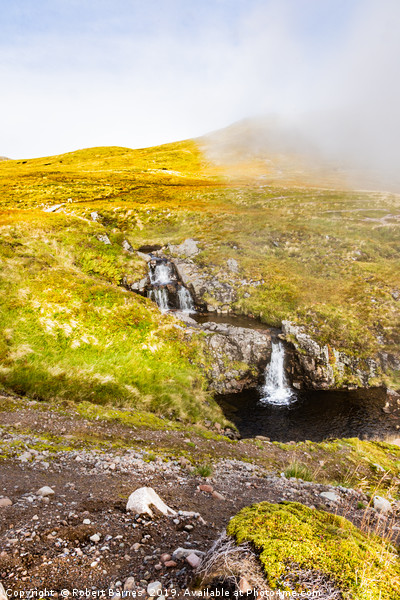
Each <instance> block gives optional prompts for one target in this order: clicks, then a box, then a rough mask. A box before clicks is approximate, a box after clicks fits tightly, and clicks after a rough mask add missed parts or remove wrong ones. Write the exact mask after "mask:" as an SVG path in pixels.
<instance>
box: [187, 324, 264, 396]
mask: <svg viewBox="0 0 400 600" xmlns="http://www.w3.org/2000/svg"><path fill="white" fill-rule="evenodd" d="M201 329H202V331H204V333H205V336H204V343H205V353H206V355H207V358H208V361H207V362H208V363H209V364H211V367H210V368H209V370H208V372H207V376H208V379H209V382H210V388H211V389H212V390H214V391H215V392H217V393H218V394H229V393H236V392H241V391H243V390H244V389H251V388H255V387H257V386H258V385H259V384H260V383H261V382H262V379H263V376H264V370H265V367H266V365H267V363H268V362H269V361H270V358H271V333H270V332H269V331H268V330H266V331H258V330H254V329H245V328H244V327H233V326H232V325H227V324H225V323H203V325H202V327H201ZM195 331H196V329H193V328H191V329H188V332H189V334H190V333H192V334H193V333H194V332H195Z"/></svg>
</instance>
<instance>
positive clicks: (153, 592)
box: [147, 581, 162, 597]
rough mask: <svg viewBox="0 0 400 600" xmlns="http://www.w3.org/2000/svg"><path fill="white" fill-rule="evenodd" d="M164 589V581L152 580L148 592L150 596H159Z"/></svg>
mask: <svg viewBox="0 0 400 600" xmlns="http://www.w3.org/2000/svg"><path fill="white" fill-rule="evenodd" d="M161 591H162V583H161V582H160V581H151V582H150V583H149V585H148V586H147V593H148V595H149V596H152V597H153V596H158V597H159V595H160V592H161Z"/></svg>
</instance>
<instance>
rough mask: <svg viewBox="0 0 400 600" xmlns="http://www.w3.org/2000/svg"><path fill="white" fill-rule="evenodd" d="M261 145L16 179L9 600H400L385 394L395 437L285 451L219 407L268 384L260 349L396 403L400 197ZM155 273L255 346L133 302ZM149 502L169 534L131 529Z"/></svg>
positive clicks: (44, 165) (4, 383)
mask: <svg viewBox="0 0 400 600" xmlns="http://www.w3.org/2000/svg"><path fill="white" fill-rule="evenodd" d="M245 129H246V132H247V133H246V135H247V134H248V133H249V130H248V125H247V124H246V125H245ZM241 132H243V124H240V125H239V126H237V127H233V128H230V129H229V130H228V131H225V132H218V133H216V134H214V136H211V137H210V136H206V137H205V138H202V139H199V140H186V141H182V142H178V143H175V144H167V145H164V146H159V147H155V148H148V149H142V150H131V149H129V148H119V147H104V148H90V149H86V150H79V151H76V152H70V153H67V154H63V155H59V156H51V157H46V158H41V159H32V160H29V159H20V160H8V161H3V162H1V163H0V191H1V195H0V199H1V200H0V202H1V205H0V261H1V271H0V388H1V389H0V392H1V393H0V478H1V480H2V481H3V486H2V489H1V490H0V512H1V515H2V519H1V520H0V547H1V551H0V581H1V583H2V584H3V586H4V587H2V585H1V583H0V600H3V597H2V594H3V596H5V594H6V590H7V589H8V586H9V585H11V586H12V589H13V590H14V592H15V591H21V590H24V589H25V588H26V585H27V582H28V583H29V585H30V586H32V587H33V588H35V589H36V588H37V589H41V588H42V587H44V586H50V585H51V586H52V587H53V589H54V590H55V591H56V593H57V594H59V595H60V594H61V596H62V597H67V596H68V594H66V593H65V590H67V591H68V593H69V595H71V594H72V592H71V591H70V590H74V589H76V588H82V589H84V588H87V589H88V591H90V590H93V591H94V592H95V591H96V590H97V592H98V593H100V591H101V590H107V597H110V598H111V597H113V598H114V599H118V598H121V597H123V595H122V592H123V590H125V592H126V593H132V594H136V595H137V597H143V598H148V597H149V596H150V597H153V596H154V594H157V591H155V590H159V592H158V594H159V598H160V600H163V599H165V598H173V597H177V598H184V597H188V594H189V593H190V594H193V593H194V592H193V590H194V589H196V588H195V587H193V586H196V585H197V586H199V587H198V588H197V589H198V590H199V589H200V590H201V589H202V588H204V586H208V588H210V589H211V590H217V592H219V593H220V591H221V587H222V589H225V588H226V589H227V590H228V591H229V593H230V594H233V596H232V595H231V596H229V597H237V593H238V587H240V589H241V590H242V591H243V589H244V590H246V589H247V590H249V589H250V590H251V587H257V589H265V590H268V592H271V590H273V589H288V586H289V589H291V590H292V591H293V590H299V589H301V590H308V591H310V590H314V589H318V590H319V591H322V592H323V593H324V594H325V595H322V596H321V598H323V599H328V598H329V599H330V600H332V599H333V598H334V599H335V600H336V599H340V598H345V597H349V598H350V597H352V598H354V599H355V600H357V599H358V600H378V598H380V597H383V596H382V594H383V595H384V596H385V598H388V600H396V598H397V596H398V594H397V591H398V587H399V585H400V584H399V580H400V571H399V564H398V550H397V548H398V544H399V531H400V500H399V498H400V496H399V484H400V472H399V466H400V448H399V444H400V440H399V439H395V435H396V431H397V429H398V428H399V427H400V420H399V412H400V411H399V396H398V395H397V394H396V393H395V392H393V391H389V392H388V393H386V390H385V389H384V390H383V392H382V393H383V395H384V397H385V401H386V400H387V402H386V404H385V405H380V404H379V405H377V406H378V408H377V409H376V410H377V411H378V412H376V413H374V414H378V416H381V418H382V420H384V421H385V423H387V425H388V428H387V430H386V429H385V428H382V429H380V430H379V429H378V428H376V429H375V431H376V432H377V433H376V436H378V438H379V439H373V440H365V439H363V440H361V439H357V438H353V439H340V440H331V439H329V440H327V439H325V438H324V439H323V441H321V442H311V441H309V440H308V438H307V439H305V438H304V437H303V438H300V437H299V438H295V439H302V440H303V441H299V442H297V443H296V442H295V441H294V440H290V441H289V442H288V443H282V439H279V438H273V439H278V440H279V441H270V439H269V438H267V437H265V435H262V436H257V437H249V438H248V439H238V438H239V436H238V433H237V430H236V428H235V426H234V425H233V423H232V422H230V421H229V420H227V417H226V416H225V414H224V413H223V411H222V408H221V403H218V402H217V399H216V398H215V397H214V393H213V389H220V388H219V387H218V386H221V389H224V388H223V384H224V381H223V376H224V373H223V372H224V371H225V372H226V378H228V374H229V383H230V384H231V383H232V382H233V384H235V385H238V386H239V384H240V385H241V384H242V383H243V382H244V383H246V382H247V383H248V384H249V381H250V382H252V384H253V385H255V383H254V382H257V377H258V376H259V375H260V373H257V372H255V371H256V369H255V368H254V364H253V365H250V367H251V368H250V369H249V364H247V363H246V364H244V363H243V361H240V360H238V359H237V357H236V358H235V359H232V357H231V354H229V352H228V350H227V348H228V349H230V350H231V347H232V346H235V345H238V344H239V342H238V339H237V338H239V337H240V336H242V338H243V340H244V342H243V343H244V345H245V346H246V345H247V344H248V343H250V342H251V340H252V339H253V338H254V339H256V340H258V341H259V340H264V343H265V345H264V346H263V345H262V344H261V342H260V347H261V353H265V352H267V350H268V348H269V350H268V351H269V352H271V350H270V344H271V336H272V335H274V336H275V337H276V338H277V339H278V337H279V336H280V339H281V340H282V339H283V338H284V340H285V344H286V348H287V356H288V360H292V361H293V360H294V362H295V364H296V365H300V366H302V369H303V371H302V372H297V371H296V369H295V368H294V367H293V368H292V364H294V363H290V369H289V368H288V369H287V370H288V372H289V371H290V373H291V376H292V378H294V377H296V378H298V379H299V384H301V385H303V386H304V389H314V388H316V389H320V390H325V389H327V388H331V389H336V388H343V389H344V390H347V389H348V388H350V389H351V388H353V387H355V386H358V387H360V388H361V390H360V394H361V396H362V398H363V401H364V403H365V406H364V408H363V411H364V412H363V413H362V414H365V412H366V411H367V408H368V407H367V404H368V402H369V399H370V398H373V393H372V392H373V391H374V390H368V392H371V394H369V393H367V392H366V390H365V388H370V387H373V386H381V387H382V386H384V387H385V386H390V387H392V388H398V387H399V385H400V379H399V369H400V346H399V341H400V321H399V310H398V303H399V301H400V269H399V266H400V264H399V262H400V261H399V252H398V249H399V240H400V233H399V219H400V206H399V197H398V195H396V194H394V193H388V192H381V191H375V192H366V191H357V190H356V189H351V186H350V185H349V181H347V182H345V181H344V180H343V179H342V174H341V173H338V172H337V171H332V167H331V166H330V165H324V166H323V168H322V170H321V168H320V167H319V166H318V168H316V167H315V165H310V163H309V162H307V161H305V160H303V158H301V157H300V156H299V155H298V154H296V152H295V153H292V152H290V151H289V150H290V148H288V147H287V146H282V147H281V148H280V149H279V152H278V154H276V152H275V150H273V149H272V148H270V147H268V145H267V146H265V144H264V143H263V144H261V145H259V146H258V147H256V148H255V149H254V144H253V142H252V143H251V144H250V146H251V148H252V150H251V152H250V151H249V144H248V142H247V141H246V140H245V139H244V138H245V137H246V136H244V135H243V136H242V134H241ZM253 133H254V139H256V140H258V134H257V132H253ZM252 135H253V134H252ZM250 137H251V136H250ZM275 137H276V136H275ZM221 140H222V141H221ZM232 140H235V143H233V142H232ZM275 141H276V140H274V144H275ZM221 144H222V146H221ZM212 150H213V152H214V154H213V152H212ZM151 251H153V252H154V253H155V254H154V255H153V258H154V256H156V255H157V253H158V259H159V260H160V261H170V263H171V264H173V265H175V268H176V270H177V272H179V274H181V276H182V281H183V276H184V277H185V281H186V283H187V285H188V286H189V287H190V289H191V291H192V293H193V294H194V295H195V296H196V301H197V303H198V306H202V307H206V308H207V310H208V311H209V312H210V313H211V316H210V315H208V317H209V318H210V319H211V320H212V319H214V320H216V321H218V316H220V318H222V317H221V313H227V312H230V313H234V314H235V315H240V316H241V319H238V320H237V321H235V319H233V322H234V323H236V324H237V325H239V326H238V327H232V328H231V329H229V328H228V327H227V325H226V324H221V323H219V324H218V323H212V322H211V323H206V325H207V326H208V328H207V327H206V326H205V327H203V328H202V327H198V328H196V327H195V326H194V325H193V323H191V321H190V319H189V320H188V319H186V320H185V319H184V320H182V316H181V317H180V318H177V316H176V315H175V314H174V313H162V312H160V310H159V309H158V307H157V306H156V304H155V303H154V302H153V301H151V300H150V299H148V298H147V297H145V296H146V294H145V293H143V295H140V294H137V293H133V291H132V290H136V291H142V292H143V291H144V290H145V288H144V287H143V285H144V284H143V281H145V276H146V273H147V272H148V269H149V266H148V264H147V261H149V260H151V257H150V256H149V254H148V253H149V252H151ZM162 264H163V265H165V264H167V263H166V262H163V263H162ZM141 286H142V287H141ZM246 316H250V317H253V318H255V319H257V320H253V321H250V320H246V318H245V317H246ZM225 318H226V317H225ZM261 322H262V323H261ZM243 323H244V324H245V325H244V326H246V323H251V324H252V325H251V327H253V329H254V332H253V333H252V332H251V330H250V334H248V335H247V336H244V335H243V332H241V330H240V326H241V325H243ZM218 327H219V329H218ZM221 331H222V332H225V334H226V335H225V334H224V335H222V334H221ZM229 331H231V334H230V335H231V336H233V341H232V340H231V341H232V346H229V343H228V342H227V341H226V340H227V339H228V336H227V332H228V333H229ZM232 332H233V333H232ZM256 333H257V335H256ZM213 336H214V337H213ZM252 336H253V338H252ZM277 336H278V337H277ZM217 339H219V340H221V339H223V340H224V343H226V346H224V347H223V348H222V350H221V347H218V348H216V354H214V355H213V354H212V353H210V346H211V347H212V346H213V344H214V345H217V343H216V340H217ZM207 340H211V342H210V343H209V346H207ZM249 340H250V342H249ZM218 343H220V342H218ZM257 343H258V342H257ZM268 344H269V346H268ZM266 348H267V350H265V349H266ZM230 350H229V351H230ZM224 352H225V354H224ZM269 356H271V354H269ZM261 358H262V361H261V363H262V364H263V365H264V366H263V368H265V362H266V358H267V357H266V355H265V356H262V357H261ZM324 361H325V363H324ZM261 363H260V364H261ZM218 369H219V370H218ZM210 373H211V374H212V377H211V382H210ZM243 373H244V377H243V378H242V379H243V382H242V381H239V380H240V378H241V374H243ZM213 377H214V378H215V379H216V380H217V383H218V386H217V387H215V386H214V388H213V386H212V383H213V381H212V378H213ZM251 377H252V379H251ZM214 383H215V382H214ZM249 385H250V384H249ZM345 393H347V394H348V392H345ZM357 393H358V392H357ZM363 394H364V395H363ZM371 402H372V400H371ZM389 404H390V407H389ZM277 408H278V411H279V409H280V407H277ZM251 416H252V415H249V418H251ZM324 418H325V416H324ZM385 431H390V432H394V435H390V436H388V435H387V434H386V435H385ZM379 432H383V433H381V434H379ZM312 433H313V432H308V431H307V435H309V436H310V438H311V439H314V438H313V437H311V435H312ZM343 437H344V436H343ZM360 437H361V435H360ZM383 438H385V439H383ZM287 439H288V438H287ZM320 439H322V438H320ZM143 486H146V487H148V486H151V487H152V488H153V489H154V491H155V492H156V493H157V494H159V495H160V496H161V498H162V499H163V500H164V501H165V502H166V503H167V505H168V507H169V513H170V514H169V515H163V514H161V513H160V512H159V511H156V510H155V509H154V506H153V509H154V513H152V514H151V515H150V514H149V513H148V512H147V513H146V514H144V513H142V511H141V509H140V510H139V509H137V510H138V511H139V512H140V513H141V514H135V512H129V511H128V510H127V508H126V506H127V500H128V498H129V496H130V494H132V492H136V491H137V490H138V488H142V487H143ZM254 503H257V504H254ZM268 503H273V504H268ZM249 505H253V507H252V508H245V507H248V506H249ZM168 507H167V508H168ZM243 508H244V510H242V509H243ZM235 515H237V516H236V517H235ZM260 515H261V517H262V518H261V521H262V522H261V521H260V517H259V516H260ZM3 516H4V518H3ZM232 517H234V519H232ZM266 518H268V519H272V520H273V521H274V522H276V523H277V526H276V527H275V526H274V527H273V531H274V532H276V535H275V537H272V536H270V535H269V533H268V531H267V532H266V531H265V527H264V526H263V523H264V521H265V519H266ZM279 519H283V521H280V520H279ZM265 522H266V521H265ZM282 522H288V523H290V527H291V528H292V529H293V531H294V532H295V534H296V535H295V537H296V539H295V552H296V554H295V561H294V562H293V557H292V556H291V555H290V556H289V555H288V554H287V550H288V549H290V548H291V547H292V545H293V540H294V537H293V535H294V534H293V535H292V534H291V536H292V537H291V539H290V540H289V541H288V539H287V532H286V530H285V527H283V528H282V527H280V525H279V523H282ZM229 523H230V525H229V526H228V524H229ZM278 525H279V526H278ZM227 526H228V530H227V531H228V534H226V535H225V534H224V535H223V536H222V537H220V539H219V542H218V544H219V545H217V546H216V550H215V549H214V550H210V548H212V547H213V543H214V542H215V540H216V539H217V538H219V536H220V535H221V532H224V531H225V528H226V527H227ZM254 536H256V537H254ZM248 542H251V543H255V544H256V545H255V546H254V548H255V551H253V549H252V550H249V548H250V547H249V545H248ZM289 542H290V543H289ZM182 548H183V549H182ZM218 548H219V549H220V550H221V548H222V550H221V553H220V554H219V555H218V552H217V551H219V550H218ZM251 548H253V546H252V547H251ZM310 548H312V549H313V551H314V550H315V552H316V556H317V557H318V562H317V563H315V565H314V563H312V560H311V559H310ZM227 549H228V550H229V555H230V557H233V560H232V561H231V562H230V563H229V565H228V563H226V562H224V561H225V558H224V557H225V552H226V550H227ZM221 556H222V558H221ZM350 556H351V566H350V567H349V557H350ZM235 557H236V560H235ZM281 557H283V558H281ZM331 559H332V560H331ZM221 560H222V563H221ZM221 564H222V568H221ZM202 565H203V567H204V568H203V567H202ZM227 565H228V566H227ZM201 569H202V570H201ZM388 574H389V576H388ZM227 575H229V577H227ZM233 576H234V577H233ZM232 577H233V579H234V582H235V583H233V579H232ZM246 585H247V587H246ZM189 588H190V589H189ZM10 589H11V588H10ZM3 590H4V591H3ZM62 590H63V591H62ZM235 593H236V596H235V595H234V594H235ZM152 595H153V596H152ZM220 595H221V594H220ZM227 597H228V596H227ZM250 597H255V595H254V594H253V596H251V595H250ZM271 597H272V596H271Z"/></svg>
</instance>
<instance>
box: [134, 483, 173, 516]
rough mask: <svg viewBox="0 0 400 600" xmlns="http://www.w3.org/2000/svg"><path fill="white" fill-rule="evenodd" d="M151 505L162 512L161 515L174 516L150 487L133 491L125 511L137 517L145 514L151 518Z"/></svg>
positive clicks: (170, 509)
mask: <svg viewBox="0 0 400 600" xmlns="http://www.w3.org/2000/svg"><path fill="white" fill-rule="evenodd" d="M151 505H152V506H154V507H155V508H157V509H158V510H159V511H160V512H162V513H163V515H176V512H175V511H174V510H173V509H172V508H170V507H169V506H167V505H166V504H165V502H163V500H161V498H160V496H159V495H158V494H156V492H155V491H154V490H153V488H151V487H142V488H139V489H137V490H135V491H134V492H133V493H132V494H131V495H130V496H129V498H128V502H127V505H126V510H127V511H132V512H134V513H135V514H138V515H141V514H144V513H146V514H148V515H150V517H152V516H153V513H152V511H151V510H150V506H151Z"/></svg>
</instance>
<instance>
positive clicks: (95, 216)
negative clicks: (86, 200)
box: [90, 211, 99, 221]
mask: <svg viewBox="0 0 400 600" xmlns="http://www.w3.org/2000/svg"><path fill="white" fill-rule="evenodd" d="M90 218H91V219H92V221H98V220H99V213H98V212H96V211H93V212H91V213H90Z"/></svg>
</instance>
